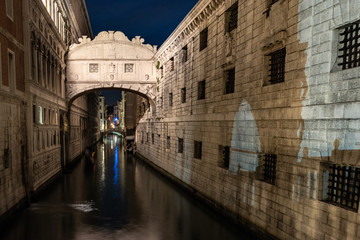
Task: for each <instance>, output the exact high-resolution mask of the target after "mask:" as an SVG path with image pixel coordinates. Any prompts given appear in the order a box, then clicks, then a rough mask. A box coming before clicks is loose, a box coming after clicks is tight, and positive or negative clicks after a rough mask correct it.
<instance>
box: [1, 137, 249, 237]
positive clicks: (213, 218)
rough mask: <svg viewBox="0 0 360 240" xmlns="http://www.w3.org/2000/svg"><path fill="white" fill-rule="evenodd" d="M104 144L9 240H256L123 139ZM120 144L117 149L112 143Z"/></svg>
mask: <svg viewBox="0 0 360 240" xmlns="http://www.w3.org/2000/svg"><path fill="white" fill-rule="evenodd" d="M107 142H108V144H106V143H105V144H103V145H100V144H99V145H98V148H97V154H96V156H97V159H96V161H95V162H96V166H95V167H94V168H93V167H90V168H89V167H86V165H85V163H84V161H82V162H81V164H79V165H77V166H76V167H75V169H74V170H73V172H72V173H71V174H68V175H65V176H64V177H62V178H61V179H59V180H58V181H57V182H56V183H54V184H53V185H52V186H50V188H49V190H48V191H47V192H46V193H44V194H43V195H42V196H41V197H40V199H39V200H38V202H37V203H35V204H32V205H31V207H29V208H27V209H26V210H25V211H24V212H23V213H22V214H21V215H20V216H19V217H18V218H16V219H15V221H14V222H13V223H12V225H11V228H9V229H8V231H7V232H6V233H1V235H0V236H1V240H3V239H11V240H12V239H51V240H57V239H101V240H107V239H129V240H133V239H146V240H148V239H150V240H152V239H154V240H155V239H156V240H162V239H164V240H165V239H166V240H168V239H174V240H177V239H179V240H180V239H181V240H182V239H194V240H195V239H199V240H200V239H227V240H228V239H229V240H231V239H255V238H254V236H245V234H244V233H241V232H240V231H238V230H237V229H235V228H233V227H229V226H228V224H226V223H225V222H224V220H223V219H221V218H219V216H217V215H216V214H214V213H212V212H210V211H209V210H208V209H207V208H204V207H201V205H199V203H197V202H195V201H194V200H192V199H191V198H189V197H188V196H187V195H186V194H184V193H183V192H181V191H179V190H178V189H177V188H174V187H173V186H172V185H171V184H169V183H168V182H166V181H164V179H163V178H162V177H159V176H158V174H156V173H154V172H153V171H152V170H149V168H148V167H147V166H146V165H144V164H143V163H142V162H140V161H137V160H135V159H134V158H131V157H129V158H127V157H126V155H124V151H123V147H122V144H121V141H116V142H115V141H110V139H109V140H108V141H107ZM113 143H116V145H115V148H112V146H111V145H112V144H113Z"/></svg>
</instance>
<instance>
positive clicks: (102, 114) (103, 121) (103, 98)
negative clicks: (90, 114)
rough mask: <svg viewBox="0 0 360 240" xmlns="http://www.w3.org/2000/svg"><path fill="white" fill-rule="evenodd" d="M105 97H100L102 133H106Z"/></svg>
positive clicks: (100, 125)
mask: <svg viewBox="0 0 360 240" xmlns="http://www.w3.org/2000/svg"><path fill="white" fill-rule="evenodd" d="M105 108H106V106H105V97H104V96H103V95H100V96H99V127H100V131H104V129H105V119H106V116H105Z"/></svg>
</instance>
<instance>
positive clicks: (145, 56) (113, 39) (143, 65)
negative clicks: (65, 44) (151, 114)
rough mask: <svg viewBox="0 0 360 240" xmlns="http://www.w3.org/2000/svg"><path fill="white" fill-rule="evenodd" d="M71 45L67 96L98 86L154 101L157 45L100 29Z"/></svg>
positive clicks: (68, 58) (77, 94) (70, 99)
mask: <svg viewBox="0 0 360 240" xmlns="http://www.w3.org/2000/svg"><path fill="white" fill-rule="evenodd" d="M79 41H80V43H79V44H73V45H71V46H70V50H69V53H68V57H67V72H66V75H67V76H66V77H67V82H66V98H67V100H68V102H70V103H71V102H72V101H73V100H74V99H75V98H76V97H78V96H79V95H81V94H83V93H85V92H90V91H93V90H96V89H109V88H116V89H121V90H124V91H130V92H134V93H137V94H139V95H142V96H143V97H145V98H147V99H148V100H149V101H150V103H151V104H152V105H153V103H154V102H155V101H154V99H155V93H156V67H155V64H154V62H155V61H154V55H155V53H156V51H157V49H156V46H151V45H149V44H143V43H144V39H142V38H140V37H139V36H136V37H135V38H133V39H132V40H131V41H130V40H129V39H128V38H127V37H126V36H125V35H124V33H122V32H114V31H108V32H101V33H99V34H98V35H97V36H96V37H95V39H94V40H91V39H89V38H87V37H86V36H84V37H83V38H80V39H79Z"/></svg>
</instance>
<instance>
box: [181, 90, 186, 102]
mask: <svg viewBox="0 0 360 240" xmlns="http://www.w3.org/2000/svg"><path fill="white" fill-rule="evenodd" d="M185 102H186V88H182V89H181V103H185Z"/></svg>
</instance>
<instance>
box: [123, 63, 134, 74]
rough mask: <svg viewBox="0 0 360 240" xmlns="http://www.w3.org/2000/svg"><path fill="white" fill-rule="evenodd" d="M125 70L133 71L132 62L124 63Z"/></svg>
mask: <svg viewBox="0 0 360 240" xmlns="http://www.w3.org/2000/svg"><path fill="white" fill-rule="evenodd" d="M125 72H126V73H127V72H134V64H133V63H125Z"/></svg>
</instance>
